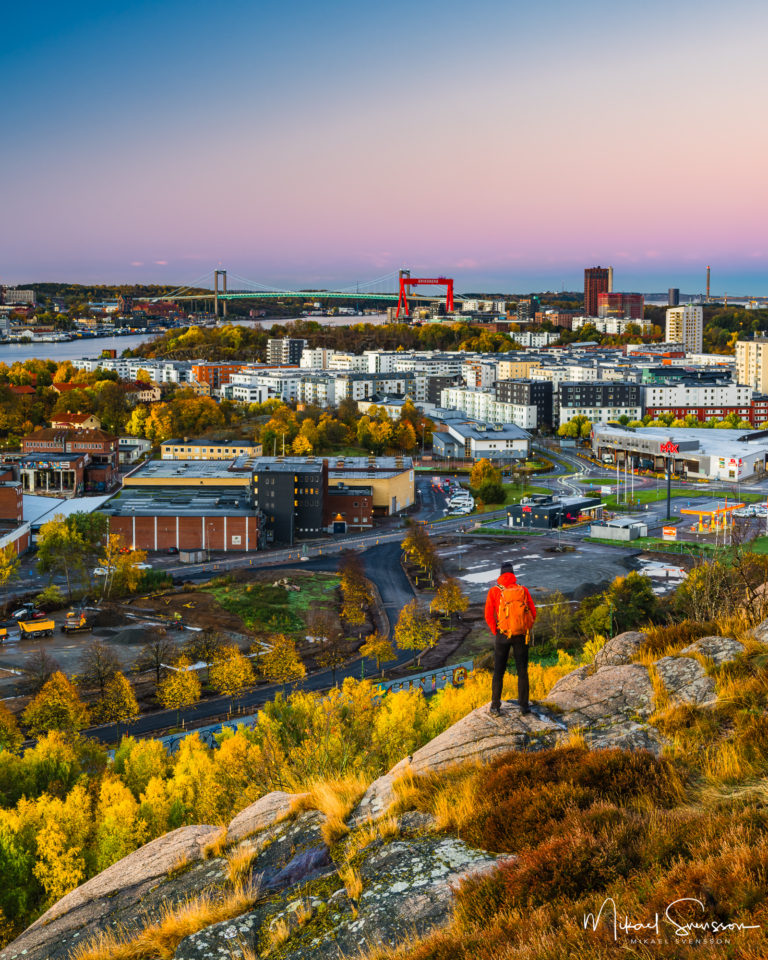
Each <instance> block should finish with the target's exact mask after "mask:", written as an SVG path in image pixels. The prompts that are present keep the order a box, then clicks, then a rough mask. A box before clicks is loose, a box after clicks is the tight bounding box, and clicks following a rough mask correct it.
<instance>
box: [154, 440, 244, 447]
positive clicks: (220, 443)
mask: <svg viewBox="0 0 768 960" xmlns="http://www.w3.org/2000/svg"><path fill="white" fill-rule="evenodd" d="M160 446H161V447H170V446H185V447H256V446H259V444H257V443H256V441H255V440H254V441H251V440H163V442H162V443H161V444H160Z"/></svg>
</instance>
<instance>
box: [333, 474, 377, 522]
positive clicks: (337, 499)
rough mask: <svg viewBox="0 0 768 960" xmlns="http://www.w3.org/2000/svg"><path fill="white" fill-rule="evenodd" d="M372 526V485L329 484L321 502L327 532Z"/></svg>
mask: <svg viewBox="0 0 768 960" xmlns="http://www.w3.org/2000/svg"><path fill="white" fill-rule="evenodd" d="M372 526H373V487H347V486H345V485H344V484H343V483H338V484H336V485H335V486H329V487H328V489H327V491H326V495H325V500H324V503H323V527H324V528H325V529H326V530H327V531H328V533H348V532H349V531H352V530H370V529H371V527H372Z"/></svg>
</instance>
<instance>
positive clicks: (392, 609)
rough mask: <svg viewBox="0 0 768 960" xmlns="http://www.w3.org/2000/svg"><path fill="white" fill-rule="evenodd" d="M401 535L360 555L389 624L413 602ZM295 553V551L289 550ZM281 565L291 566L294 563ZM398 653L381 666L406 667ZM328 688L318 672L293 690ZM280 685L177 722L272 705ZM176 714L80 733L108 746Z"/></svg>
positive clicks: (330, 565) (333, 561) (314, 566)
mask: <svg viewBox="0 0 768 960" xmlns="http://www.w3.org/2000/svg"><path fill="white" fill-rule="evenodd" d="M400 538H402V533H401V534H399V536H398V539H397V540H396V541H395V540H393V541H391V542H387V543H384V544H380V545H379V546H373V547H371V548H369V549H368V550H366V551H365V553H363V554H362V555H361V559H362V562H363V565H364V569H365V574H366V576H367V577H369V578H370V579H371V580H372V581H373V583H375V584H376V588H377V589H378V591H379V595H380V596H381V600H382V604H383V605H384V609H385V611H386V613H387V616H388V618H389V620H390V624H393V623H394V621H395V620H396V618H397V615H398V613H399V611H400V610H401V609H402V607H403V606H404V605H405V604H406V603H408V602H409V601H410V600H412V599H413V591H412V590H411V585H410V583H409V582H408V578H407V577H406V576H405V573H404V572H403V568H402V566H401V565H400V552H401V551H400V543H399V540H400ZM294 553H295V551H294ZM337 564H338V556H337V555H333V556H328V555H325V556H322V557H317V558H316V559H313V560H308V561H306V563H305V564H304V565H303V569H306V570H335V569H336V567H337ZM287 566H291V567H295V563H293V564H288V565H287ZM396 652H397V653H398V657H397V661H392V662H390V663H389V664H387V666H388V667H394V666H396V665H400V664H403V663H407V662H409V661H410V660H412V659H413V653H412V651H409V650H405V651H396ZM375 673H376V662H375V661H374V660H370V659H364V660H360V659H358V660H356V661H353V662H352V663H350V664H347V665H346V666H344V667H341V668H339V669H338V670H337V671H336V680H337V682H340V681H341V680H343V679H344V678H345V677H356V678H357V677H360V676H361V675H363V674H364V675H365V676H372V675H374V674H375ZM331 686H333V674H332V671H330V670H323V671H321V672H319V673H315V674H312V675H311V676H309V677H307V678H306V679H305V680H303V681H302V682H301V683H299V684H297V685H296V689H299V690H329V689H330V688H331ZM282 689H283V686H282V684H270V685H269V686H266V687H259V688H258V689H256V690H252V691H249V692H248V693H246V694H245V695H244V696H242V697H239V698H237V699H235V700H231V699H230V698H229V697H212V698H210V699H207V700H204V701H202V702H201V703H199V704H197V705H196V706H194V707H189V708H188V709H187V710H182V712H181V717H182V719H183V720H184V721H185V723H186V724H187V725H188V726H190V727H200V726H204V725H205V723H206V721H209V722H213V720H214V719H215V718H216V717H220V716H222V714H224V713H226V712H227V709H228V708H229V706H230V705H231V706H232V708H233V710H232V712H233V714H235V713H237V712H244V713H252V712H253V711H254V710H255V709H257V708H258V707H261V706H263V705H264V704H265V703H267V702H268V701H269V700H273V699H274V697H275V694H276V693H277V692H278V691H280V690H282ZM176 722H177V714H176V711H175V710H160V711H158V712H156V713H149V714H144V715H143V716H141V717H139V718H138V719H137V720H136V721H135V722H134V723H132V724H130V726H128V727H126V725H125V724H121V725H120V731H119V732H118V728H117V725H116V724H106V725H103V726H99V727H91V728H89V729H88V730H85V731H83V732H84V733H85V734H87V735H88V736H90V737H93V738H94V739H96V740H101V741H103V742H104V743H114V742H115V741H116V740H117V739H118V736H119V734H125V733H129V734H131V735H132V736H148V735H151V734H153V733H157V732H158V731H160V730H165V729H167V728H168V727H173V726H176Z"/></svg>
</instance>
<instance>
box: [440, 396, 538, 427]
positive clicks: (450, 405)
mask: <svg viewBox="0 0 768 960" xmlns="http://www.w3.org/2000/svg"><path fill="white" fill-rule="evenodd" d="M440 405H441V406H442V407H445V409H447V410H460V411H461V412H462V413H464V414H466V415H467V416H468V417H471V418H472V419H474V420H481V421H493V422H496V423H506V424H514V425H515V426H517V427H519V428H521V429H522V430H535V429H537V427H538V408H537V405H536V403H528V404H526V403H519V404H518V403H505V402H503V401H500V400H497V399H496V398H495V397H494V395H493V394H492V393H488V392H486V391H484V390H472V389H470V388H468V387H448V388H446V389H445V390H443V391H442V392H441V394H440Z"/></svg>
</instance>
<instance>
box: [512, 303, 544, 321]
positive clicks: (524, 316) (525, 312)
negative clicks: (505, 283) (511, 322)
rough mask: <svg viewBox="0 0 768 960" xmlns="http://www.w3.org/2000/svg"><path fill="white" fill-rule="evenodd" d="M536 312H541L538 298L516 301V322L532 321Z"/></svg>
mask: <svg viewBox="0 0 768 960" xmlns="http://www.w3.org/2000/svg"><path fill="white" fill-rule="evenodd" d="M537 310H541V302H540V301H539V298H538V297H531V298H530V299H528V300H518V301H517V319H518V320H533V319H534V317H535V316H536V311H537Z"/></svg>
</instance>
